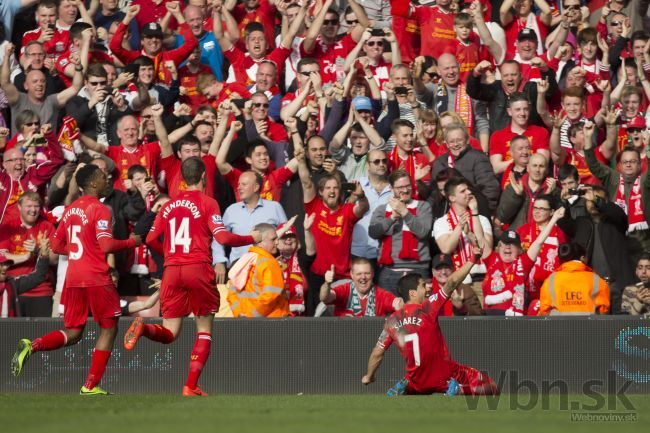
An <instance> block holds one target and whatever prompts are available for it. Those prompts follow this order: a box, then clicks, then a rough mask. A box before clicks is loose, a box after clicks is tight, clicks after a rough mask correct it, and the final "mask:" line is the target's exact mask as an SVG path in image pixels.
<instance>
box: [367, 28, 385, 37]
mask: <svg viewBox="0 0 650 433" xmlns="http://www.w3.org/2000/svg"><path fill="white" fill-rule="evenodd" d="M370 34H371V35H372V36H386V33H384V29H372V30H370Z"/></svg>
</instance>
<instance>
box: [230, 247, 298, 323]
mask: <svg viewBox="0 0 650 433" xmlns="http://www.w3.org/2000/svg"><path fill="white" fill-rule="evenodd" d="M248 251H249V252H253V253H256V254H258V257H257V260H256V261H255V264H254V265H253V266H251V267H250V269H249V270H248V277H247V278H246V286H245V287H244V289H243V290H237V289H236V288H235V287H234V286H233V285H232V284H229V286H228V302H229V303H230V308H231V309H232V314H233V316H234V317H287V316H289V296H288V295H287V292H286V290H284V278H283V276H282V268H280V264H279V263H278V261H277V260H276V259H275V257H273V256H272V255H271V254H270V253H269V252H267V251H266V250H264V249H262V248H259V247H250V248H249V250H248Z"/></svg>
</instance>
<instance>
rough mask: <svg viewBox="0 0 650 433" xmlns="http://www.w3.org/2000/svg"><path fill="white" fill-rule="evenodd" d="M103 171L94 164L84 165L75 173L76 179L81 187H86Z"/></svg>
mask: <svg viewBox="0 0 650 433" xmlns="http://www.w3.org/2000/svg"><path fill="white" fill-rule="evenodd" d="M100 173H101V170H100V169H99V167H97V166H96V165H93V164H88V165H84V166H83V167H81V168H80V169H79V170H78V171H77V174H76V175H75V180H76V181H77V185H78V186H79V188H81V189H86V188H87V187H88V185H90V182H92V181H93V180H94V179H96V177H97V176H98V175H99V174H100Z"/></svg>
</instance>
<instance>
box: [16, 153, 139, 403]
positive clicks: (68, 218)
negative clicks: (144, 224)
mask: <svg viewBox="0 0 650 433" xmlns="http://www.w3.org/2000/svg"><path fill="white" fill-rule="evenodd" d="M75 178H76V181H77V185H79V188H80V189H81V191H82V194H83V195H82V196H81V197H79V198H78V199H77V200H76V201H75V202H74V203H72V204H71V205H70V206H68V207H67V208H66V210H65V211H64V212H63V217H62V218H61V223H60V224H59V227H58V228H57V230H56V233H55V234H54V236H53V238H52V251H54V252H55V253H57V254H65V255H67V256H68V261H69V263H68V269H67V272H66V276H65V287H64V289H63V295H62V303H64V304H65V310H64V313H63V323H64V325H65V329H64V330H57V331H52V332H50V333H49V334H47V335H44V336H42V337H40V338H37V339H35V340H34V341H30V340H28V339H25V338H24V339H22V340H20V342H19V343H18V349H17V350H16V353H15V354H14V357H13V359H12V362H11V370H12V373H13V374H14V376H18V375H19V374H20V373H21V372H22V370H23V367H24V365H25V362H26V361H27V359H29V357H30V355H31V354H32V353H34V352H41V351H48V350H55V349H59V348H61V347H64V346H71V345H73V344H76V343H78V342H79V340H81V337H82V336H83V331H84V328H85V326H86V321H87V319H88V311H89V310H90V311H91V312H92V314H93V320H94V321H95V322H97V323H98V324H99V327H100V332H99V337H98V338H97V343H96V344H95V350H94V351H93V355H92V361H91V364H90V372H89V373H88V377H87V379H86V383H85V384H84V386H82V387H81V391H80V392H79V393H80V394H81V395H106V394H108V392H106V391H105V390H103V389H102V388H100V387H99V386H98V384H99V382H100V381H101V379H102V376H103V375H104V371H105V370H106V364H108V360H109V358H110V356H111V350H112V349H113V342H114V341H115V336H116V335H117V319H118V317H119V316H120V315H121V314H122V313H121V308H120V298H119V296H118V294H117V290H116V289H115V285H114V284H113V280H112V279H111V275H110V267H109V265H108V263H107V262H106V254H108V253H113V252H116V251H119V250H123V249H127V248H133V247H135V246H138V245H140V243H141V239H140V237H139V236H136V235H131V237H130V238H129V239H126V240H117V239H113V233H112V230H113V217H112V215H111V210H110V209H109V208H108V207H106V206H105V205H104V204H102V202H101V201H100V200H99V199H100V197H101V196H102V195H103V193H104V191H106V189H107V188H106V187H107V185H108V181H107V179H106V175H105V174H104V172H102V171H101V170H100V169H99V167H97V166H96V165H92V164H90V165H86V166H84V167H82V168H80V169H79V170H78V171H77V174H76V175H75Z"/></svg>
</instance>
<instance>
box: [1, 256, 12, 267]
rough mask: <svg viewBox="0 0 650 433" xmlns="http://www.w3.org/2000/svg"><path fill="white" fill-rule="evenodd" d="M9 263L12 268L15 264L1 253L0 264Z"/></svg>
mask: <svg viewBox="0 0 650 433" xmlns="http://www.w3.org/2000/svg"><path fill="white" fill-rule="evenodd" d="M4 263H8V264H9V265H10V266H11V265H13V264H14V261H13V260H11V259H10V258H8V257H7V256H5V255H4V254H2V253H0V264H4Z"/></svg>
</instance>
